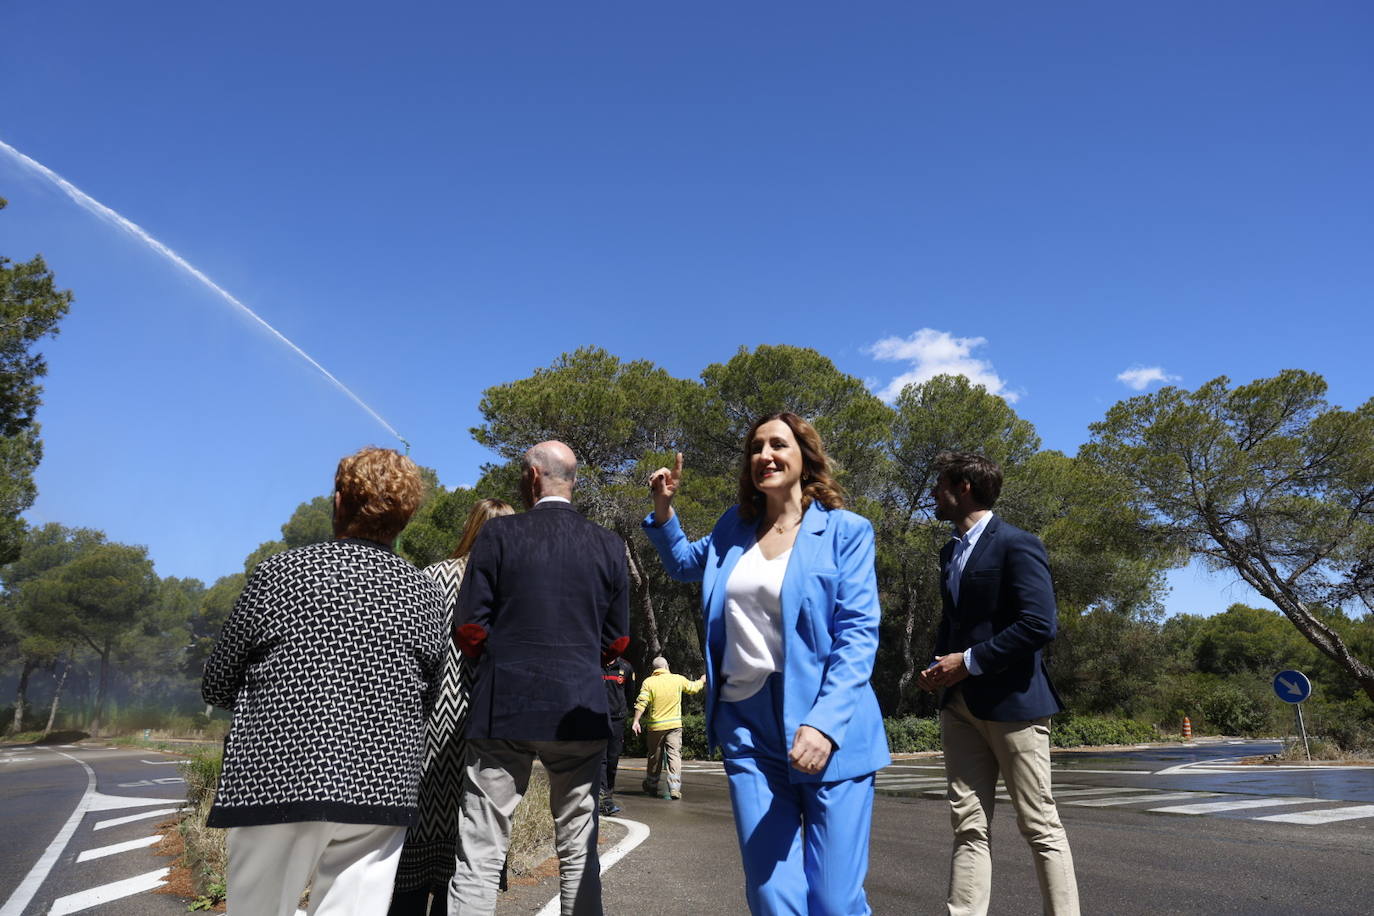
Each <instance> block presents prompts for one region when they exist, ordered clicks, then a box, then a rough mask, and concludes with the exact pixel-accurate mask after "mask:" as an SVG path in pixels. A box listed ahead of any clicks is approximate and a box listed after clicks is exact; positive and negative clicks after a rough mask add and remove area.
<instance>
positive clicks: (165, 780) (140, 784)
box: [119, 776, 186, 789]
mask: <svg viewBox="0 0 1374 916" xmlns="http://www.w3.org/2000/svg"><path fill="white" fill-rule="evenodd" d="M184 782H186V780H184V779H182V778H181V777H180V776H159V777H158V778H157V779H140V780H138V781H137V782H121V783H120V784H119V788H121V789H147V788H151V787H152V786H174V785H176V784H177V783H184Z"/></svg>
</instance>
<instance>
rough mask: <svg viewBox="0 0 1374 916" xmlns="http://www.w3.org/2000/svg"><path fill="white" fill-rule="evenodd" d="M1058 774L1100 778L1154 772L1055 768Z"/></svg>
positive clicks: (1147, 774) (1150, 771) (1150, 772)
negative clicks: (1079, 774)
mask: <svg viewBox="0 0 1374 916" xmlns="http://www.w3.org/2000/svg"><path fill="white" fill-rule="evenodd" d="M1055 769H1057V770H1058V771H1059V772H1060V773H1064V774H1072V773H1092V774H1094V775H1100V776H1149V775H1151V774H1152V773H1154V770H1080V769H1078V767H1055Z"/></svg>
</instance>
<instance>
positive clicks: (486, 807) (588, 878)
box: [448, 442, 630, 916]
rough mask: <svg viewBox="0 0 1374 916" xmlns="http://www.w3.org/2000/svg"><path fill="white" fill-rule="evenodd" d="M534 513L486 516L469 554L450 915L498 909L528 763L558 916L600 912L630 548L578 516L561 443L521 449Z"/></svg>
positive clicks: (460, 633)
mask: <svg viewBox="0 0 1374 916" xmlns="http://www.w3.org/2000/svg"><path fill="white" fill-rule="evenodd" d="M524 464H525V470H524V475H523V477H522V478H521V489H522V490H523V495H524V497H525V502H526V504H527V505H529V506H530V507H531V508H530V511H528V512H525V513H522V514H519V515H508V516H504V517H501V518H493V519H491V520H490V521H488V522H487V523H486V525H484V526H483V528H482V531H481V533H480V534H479V535H478V536H477V540H476V541H475V542H474V543H473V545H472V552H471V553H470V554H469V556H468V564H467V570H466V572H465V574H464V577H463V585H462V588H461V590H460V591H459V593H458V605H457V609H456V612H455V614H454V624H455V631H454V639H455V640H456V641H457V643H458V647H459V649H461V650H462V652H463V654H464V655H466V656H467V657H468V658H469V659H475V660H476V667H477V670H476V673H475V675H474V678H473V685H472V695H471V700H470V702H469V706H468V718H467V733H466V737H467V741H468V751H467V764H466V770H465V776H464V782H463V789H464V795H463V804H462V809H461V812H460V814H459V821H458V832H459V843H458V860H457V868H456V870H455V872H454V875H453V880H452V881H451V882H450V884H449V904H448V912H449V913H450V914H454V916H462V914H474V913H480V914H484V916H487V914H491V913H492V912H493V911H494V910H495V908H496V891H497V886H498V883H499V880H500V873H501V863H502V861H503V860H504V859H505V856H506V850H507V848H508V846H509V843H510V828H511V815H512V814H513V813H514V811H515V806H516V805H517V804H518V803H519V801H520V798H521V797H522V796H523V795H524V794H525V790H526V788H527V787H528V786H529V778H530V769H531V767H532V766H533V763H534V759H535V757H538V758H539V760H540V762H541V763H543V765H544V770H545V771H546V772H547V773H548V776H549V807H550V808H551V809H552V811H553V818H554V824H555V846H556V847H557V849H558V859H559V862H558V864H559V876H560V879H561V880H560V895H561V911H562V913H563V914H564V916H571V914H575V916H600V913H601V877H600V875H601V866H600V861H599V859H598V858H597V853H596V837H597V823H596V802H597V799H596V789H597V784H598V783H599V782H600V773H601V761H602V758H603V756H604V755H605V752H606V739H607V738H608V737H610V734H611V724H610V718H609V707H608V705H607V700H606V689H605V687H603V686H602V678H601V667H602V665H603V664H606V663H608V662H610V661H612V660H614V659H615V658H616V657H618V656H619V655H620V653H621V652H623V651H625V647H626V646H627V645H628V644H629V641H630V638H629V635H628V634H629V607H630V605H629V576H628V571H627V567H626V554H625V542H624V541H623V540H621V539H620V537H619V536H618V535H616V534H614V533H612V532H610V531H608V530H606V529H605V528H602V527H601V526H600V525H596V524H593V523H592V522H590V521H588V520H587V519H585V518H583V517H582V515H581V513H579V512H578V511H577V510H576V509H574V508H573V506H572V502H571V497H572V491H573V484H574V481H575V479H576V472H577V460H576V458H574V456H573V453H572V450H571V449H570V448H568V447H567V446H566V445H564V444H563V443H562V442H542V443H540V444H539V445H536V446H535V447H534V448H532V449H530V450H529V451H528V452H526V453H525V458H524Z"/></svg>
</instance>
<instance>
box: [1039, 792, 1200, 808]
mask: <svg viewBox="0 0 1374 916" xmlns="http://www.w3.org/2000/svg"><path fill="white" fill-rule="evenodd" d="M1216 795H1217V793H1216V792H1160V793H1158V794H1154V793H1150V792H1145V793H1144V794H1141V795H1113V796H1111V797H1109V798H1085V799H1082V800H1081V801H1080V800H1078V799H1071V800H1069V801H1067V802H1065V804H1069V805H1076V806H1077V807H1080V808H1110V807H1112V806H1114V805H1138V804H1142V803H1143V804H1149V805H1153V804H1155V803H1156V802H1166V801H1182V800H1183V799H1185V798H1207V797H1209V796H1210V797H1212V798H1215V797H1216Z"/></svg>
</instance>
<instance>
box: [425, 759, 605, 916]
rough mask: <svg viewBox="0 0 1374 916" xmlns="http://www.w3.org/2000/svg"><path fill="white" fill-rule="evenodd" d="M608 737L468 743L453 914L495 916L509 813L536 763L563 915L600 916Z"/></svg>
mask: <svg viewBox="0 0 1374 916" xmlns="http://www.w3.org/2000/svg"><path fill="white" fill-rule="evenodd" d="M605 755H606V739H605V738H602V739H601V740H599V741H501V740H497V739H493V738H486V739H475V740H471V741H469V742H468V750H467V765H466V766H465V767H464V770H463V805H462V808H461V809H460V811H459V814H458V858H457V868H456V869H455V871H454V873H453V880H452V881H450V882H449V886H448V912H449V914H450V916H491V914H492V913H494V912H495V910H496V893H497V886H498V884H499V883H500V880H501V863H502V862H504V861H505V859H506V850H507V849H508V848H509V847H510V829H511V815H513V814H514V813H515V806H516V805H518V804H519V803H520V799H521V798H523V797H524V795H525V792H526V790H527V789H528V788H529V785H530V771H531V770H532V769H533V767H534V759H535V757H538V758H539V762H540V763H542V764H543V765H544V771H545V772H546V773H547V774H548V776H549V809H550V810H551V812H552V814H553V830H554V849H555V850H557V852H558V876H559V895H560V898H561V902H560V910H559V912H560V913H562V916H601V860H600V859H599V858H598V857H597V854H596V835H597V821H596V787H597V784H598V783H599V782H600V781H601V761H602V758H603V757H605Z"/></svg>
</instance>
